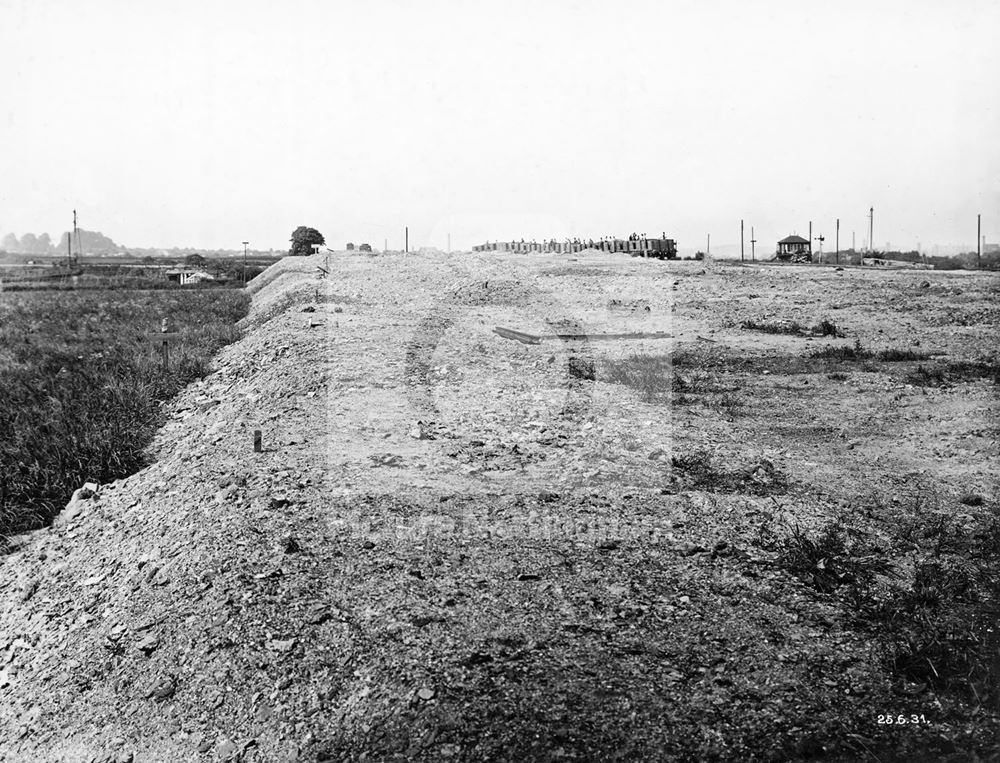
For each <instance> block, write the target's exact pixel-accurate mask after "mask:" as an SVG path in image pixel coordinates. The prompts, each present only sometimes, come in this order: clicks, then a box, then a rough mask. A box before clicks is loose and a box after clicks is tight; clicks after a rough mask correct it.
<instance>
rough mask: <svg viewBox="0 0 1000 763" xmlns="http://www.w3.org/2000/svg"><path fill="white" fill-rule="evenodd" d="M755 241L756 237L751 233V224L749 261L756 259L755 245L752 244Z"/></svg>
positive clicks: (751, 229)
mask: <svg viewBox="0 0 1000 763" xmlns="http://www.w3.org/2000/svg"><path fill="white" fill-rule="evenodd" d="M756 243H757V238H756V237H755V236H754V234H753V226H752V225H751V226H750V261H751V262H756V261H757V254H756V251H755V249H756V247H755V246H754V244H756Z"/></svg>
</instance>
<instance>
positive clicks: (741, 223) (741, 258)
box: [740, 220, 743, 262]
mask: <svg viewBox="0 0 1000 763" xmlns="http://www.w3.org/2000/svg"><path fill="white" fill-rule="evenodd" d="M740 262H743V221H742V220H740Z"/></svg>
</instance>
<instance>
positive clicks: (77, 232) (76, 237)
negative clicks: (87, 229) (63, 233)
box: [70, 209, 80, 267]
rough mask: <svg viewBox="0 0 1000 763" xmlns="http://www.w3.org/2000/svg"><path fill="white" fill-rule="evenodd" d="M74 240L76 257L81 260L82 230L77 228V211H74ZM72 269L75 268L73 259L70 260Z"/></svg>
mask: <svg viewBox="0 0 1000 763" xmlns="http://www.w3.org/2000/svg"><path fill="white" fill-rule="evenodd" d="M73 240H74V242H75V243H76V257H77V259H79V258H80V229H79V228H77V227H76V210H75V209H74V210H73ZM70 260H71V261H70V267H72V266H73V263H72V257H71V258H70Z"/></svg>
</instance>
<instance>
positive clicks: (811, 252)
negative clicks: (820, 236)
mask: <svg viewBox="0 0 1000 763" xmlns="http://www.w3.org/2000/svg"><path fill="white" fill-rule="evenodd" d="M812 259H813V221H812V220H810V221H809V262H812Z"/></svg>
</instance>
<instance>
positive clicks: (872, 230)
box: [868, 207, 875, 254]
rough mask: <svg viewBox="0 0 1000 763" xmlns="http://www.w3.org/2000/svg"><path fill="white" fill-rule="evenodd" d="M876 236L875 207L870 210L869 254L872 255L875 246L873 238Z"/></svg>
mask: <svg viewBox="0 0 1000 763" xmlns="http://www.w3.org/2000/svg"><path fill="white" fill-rule="evenodd" d="M874 235H875V207H872V208H871V209H869V210H868V254H871V253H872V252H873V251H874V249H873V247H874V246H875V239H874V238H872V236H874Z"/></svg>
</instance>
